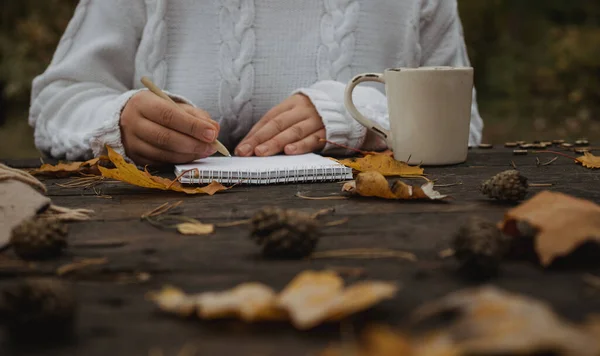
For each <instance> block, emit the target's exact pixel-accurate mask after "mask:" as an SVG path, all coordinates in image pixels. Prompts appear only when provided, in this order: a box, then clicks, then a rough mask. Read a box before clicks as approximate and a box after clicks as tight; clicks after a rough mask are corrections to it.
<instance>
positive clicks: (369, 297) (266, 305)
mask: <svg viewBox="0 0 600 356" xmlns="http://www.w3.org/2000/svg"><path fill="white" fill-rule="evenodd" d="M396 291H397V287H396V285H394V284H392V283H386V282H377V281H375V282H361V283H357V284H355V285H353V286H351V287H349V288H346V289H344V282H343V280H342V279H341V278H340V277H339V275H337V274H336V273H334V272H330V271H324V272H315V271H306V272H303V273H301V274H299V275H298V276H297V277H296V278H294V280H292V281H291V282H290V283H289V285H288V286H287V287H286V288H285V289H284V290H283V291H282V292H281V293H280V294H276V293H275V292H274V291H273V290H272V289H271V288H270V287H268V286H265V285H263V284H260V283H245V284H241V285H239V286H238V287H235V288H233V289H231V290H227V291H223V292H206V293H200V294H196V295H187V294H185V293H184V292H182V291H180V290H179V289H176V288H173V287H167V288H165V289H163V290H162V291H159V292H157V293H151V294H150V295H149V297H150V299H151V300H153V301H154V302H155V303H156V304H157V305H158V307H159V308H160V309H162V310H163V311H166V312H168V313H173V314H177V315H180V316H184V317H187V316H190V315H192V314H194V313H195V314H196V315H197V316H198V317H199V318H201V319H221V318H239V319H241V320H243V321H246V322H256V321H283V320H291V322H292V324H293V325H294V326H295V327H296V328H298V329H302V330H304V329H309V328H312V327H314V326H317V325H319V324H321V323H324V322H328V321H338V320H341V319H343V318H345V317H347V316H349V315H351V314H354V313H357V312H359V311H362V310H365V309H368V308H369V307H371V306H373V305H375V304H377V303H378V302H380V301H381V300H384V299H388V298H391V297H392V296H393V295H394V294H395V293H396Z"/></svg>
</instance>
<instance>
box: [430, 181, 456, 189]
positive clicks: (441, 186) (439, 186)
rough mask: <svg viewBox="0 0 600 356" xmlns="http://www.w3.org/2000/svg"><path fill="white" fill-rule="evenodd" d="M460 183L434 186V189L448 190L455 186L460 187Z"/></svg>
mask: <svg viewBox="0 0 600 356" xmlns="http://www.w3.org/2000/svg"><path fill="white" fill-rule="evenodd" d="M462 184H463V183H462V182H458V183H452V184H439V185H438V184H435V185H434V186H435V187H436V188H450V187H456V186H457V185H462Z"/></svg>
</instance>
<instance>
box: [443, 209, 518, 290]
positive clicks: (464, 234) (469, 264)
mask: <svg viewBox="0 0 600 356" xmlns="http://www.w3.org/2000/svg"><path fill="white" fill-rule="evenodd" d="M452 245H453V248H454V257H455V258H456V259H457V260H458V261H459V263H460V270H461V272H463V273H465V275H467V276H468V277H471V278H474V279H485V278H489V277H492V276H495V275H496V274H497V273H498V269H499V267H500V263H501V262H502V259H503V258H504V256H505V255H506V254H507V253H508V250H509V248H510V239H509V238H508V237H507V236H505V235H504V234H502V232H501V231H500V230H499V229H498V227H497V226H496V224H494V223H493V222H491V221H488V220H485V219H483V218H480V217H471V218H470V219H469V220H468V221H467V222H466V223H465V224H463V226H461V227H460V229H459V230H458V231H457V232H456V233H455V234H454V236H453V240H452Z"/></svg>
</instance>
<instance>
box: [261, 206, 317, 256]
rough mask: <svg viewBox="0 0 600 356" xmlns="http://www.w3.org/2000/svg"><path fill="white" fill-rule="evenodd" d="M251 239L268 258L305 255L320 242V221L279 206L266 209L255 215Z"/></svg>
mask: <svg viewBox="0 0 600 356" xmlns="http://www.w3.org/2000/svg"><path fill="white" fill-rule="evenodd" d="M250 238H251V239H252V240H254V241H255V242H256V243H257V244H258V245H261V246H262V247H263V250H262V252H263V255H264V256H265V257H268V258H284V259H286V258H287V259H293V258H302V257H306V256H308V255H310V254H311V253H312V252H313V251H314V249H315V247H316V246H317V242H318V238H319V236H318V224H317V222H316V221H315V219H313V218H312V217H311V216H310V215H308V214H305V213H302V212H298V211H294V210H284V209H278V208H265V209H262V210H261V211H259V212H258V213H256V214H255V215H254V217H253V218H252V231H251V235H250Z"/></svg>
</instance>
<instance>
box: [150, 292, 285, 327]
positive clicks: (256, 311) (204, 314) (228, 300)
mask: <svg viewBox="0 0 600 356" xmlns="http://www.w3.org/2000/svg"><path fill="white" fill-rule="evenodd" d="M275 298H276V294H275V292H274V291H273V290H272V289H271V288H269V287H267V286H265V285H262V284H260V283H245V284H241V285H239V286H237V287H235V288H233V289H231V290H228V291H223V292H206V293H200V294H196V295H188V294H186V293H184V292H183V291H181V290H179V289H177V288H174V287H165V288H163V290H162V291H160V292H157V293H150V294H149V299H151V300H152V301H154V302H155V303H156V304H157V305H158V307H159V308H160V309H161V310H163V311H166V312H169V313H173V314H177V315H180V316H183V317H188V316H191V315H192V314H194V313H196V314H197V316H198V317H199V318H201V319H222V318H232V317H239V318H240V319H241V320H244V321H246V322H254V321H263V320H284V319H285V318H286V315H285V313H284V312H283V311H281V310H279V309H277V308H276V307H275Z"/></svg>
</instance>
